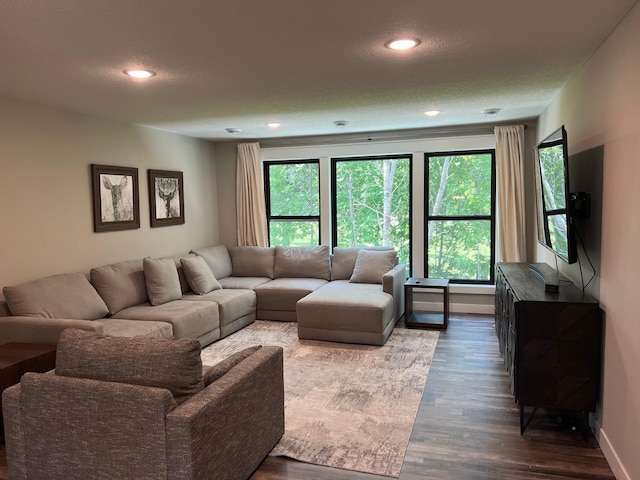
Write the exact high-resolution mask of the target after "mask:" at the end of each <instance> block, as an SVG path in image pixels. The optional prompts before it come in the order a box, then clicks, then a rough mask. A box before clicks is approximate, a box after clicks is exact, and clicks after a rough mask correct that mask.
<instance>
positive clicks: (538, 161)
mask: <svg viewBox="0 0 640 480" xmlns="http://www.w3.org/2000/svg"><path fill="white" fill-rule="evenodd" d="M534 158H535V162H534V164H535V177H536V203H537V216H538V222H537V223H538V242H539V243H541V244H542V245H544V246H545V247H546V248H548V249H549V250H551V251H552V252H553V253H554V254H555V255H557V256H558V257H560V258H561V259H562V260H564V261H565V262H567V263H575V262H577V261H578V250H577V246H576V236H575V231H574V228H575V226H574V216H573V208H572V202H571V193H570V192H569V153H568V150H567V132H566V130H565V128H564V125H563V126H562V127H560V128H559V129H558V130H556V131H555V132H553V133H552V134H551V135H549V136H548V137H547V138H545V139H544V140H543V141H542V142H541V143H540V144H538V145H537V147H536V148H535V151H534Z"/></svg>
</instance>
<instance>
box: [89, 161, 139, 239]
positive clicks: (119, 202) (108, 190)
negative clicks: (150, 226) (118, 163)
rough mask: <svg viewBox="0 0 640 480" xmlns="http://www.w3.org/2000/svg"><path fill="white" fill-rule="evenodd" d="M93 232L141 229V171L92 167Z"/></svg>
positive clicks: (100, 166)
mask: <svg viewBox="0 0 640 480" xmlns="http://www.w3.org/2000/svg"><path fill="white" fill-rule="evenodd" d="M91 179H92V188H93V231H94V232H110V231H114V230H132V229H136V228H140V204H139V200H138V169H137V168H129V167H114V166H111V165H91Z"/></svg>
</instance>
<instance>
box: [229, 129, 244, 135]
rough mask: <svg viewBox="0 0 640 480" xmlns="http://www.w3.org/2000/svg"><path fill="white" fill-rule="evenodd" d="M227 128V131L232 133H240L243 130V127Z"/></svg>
mask: <svg viewBox="0 0 640 480" xmlns="http://www.w3.org/2000/svg"><path fill="white" fill-rule="evenodd" d="M225 130H226V131H227V133H230V134H231V135H233V134H235V133H240V132H241V131H242V129H240V128H225Z"/></svg>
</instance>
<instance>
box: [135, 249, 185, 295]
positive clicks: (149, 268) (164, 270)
mask: <svg viewBox="0 0 640 480" xmlns="http://www.w3.org/2000/svg"><path fill="white" fill-rule="evenodd" d="M143 268H144V278H145V281H146V284H147V293H148V294H149V302H151V305H162V304H163V303H167V302H170V301H172V300H180V298H181V297H182V289H181V288H180V277H178V269H177V268H176V263H175V261H174V260H173V259H172V258H145V259H144V260H143Z"/></svg>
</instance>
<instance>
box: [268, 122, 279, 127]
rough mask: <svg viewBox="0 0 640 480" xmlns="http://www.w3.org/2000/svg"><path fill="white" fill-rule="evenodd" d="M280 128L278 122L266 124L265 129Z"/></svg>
mask: <svg viewBox="0 0 640 480" xmlns="http://www.w3.org/2000/svg"><path fill="white" fill-rule="evenodd" d="M279 126H280V123H279V122H269V123H267V127H269V128H278V127H279Z"/></svg>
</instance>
